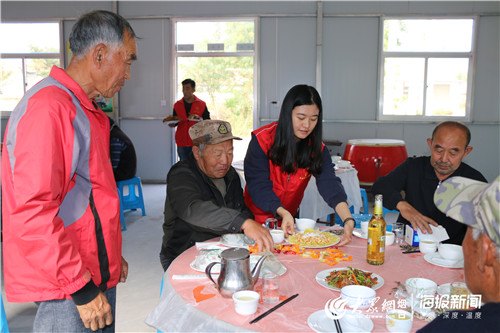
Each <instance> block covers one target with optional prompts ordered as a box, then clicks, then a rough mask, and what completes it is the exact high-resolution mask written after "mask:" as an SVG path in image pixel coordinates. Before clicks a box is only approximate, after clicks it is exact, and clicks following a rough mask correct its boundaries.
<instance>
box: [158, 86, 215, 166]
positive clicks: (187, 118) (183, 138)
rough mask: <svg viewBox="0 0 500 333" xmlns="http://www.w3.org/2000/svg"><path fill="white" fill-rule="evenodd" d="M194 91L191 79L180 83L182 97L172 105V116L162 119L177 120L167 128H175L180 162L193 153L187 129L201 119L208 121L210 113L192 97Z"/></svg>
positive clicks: (203, 104)
mask: <svg viewBox="0 0 500 333" xmlns="http://www.w3.org/2000/svg"><path fill="white" fill-rule="evenodd" d="M195 91H196V82H194V81H193V80H191V79H185V80H184V81H182V94H183V95H184V97H183V98H182V99H180V100H178V101H177V102H176V103H175V104H174V112H173V114H172V115H171V116H169V117H166V118H165V119H163V122H166V121H170V120H179V122H178V123H171V124H169V125H168V126H170V127H175V126H177V131H176V132H175V143H176V144H177V154H178V155H179V159H180V160H181V161H182V160H185V159H186V158H188V156H189V155H191V153H192V151H193V141H192V140H191V138H190V137H189V133H188V131H189V128H191V126H193V125H194V124H196V123H197V122H198V121H200V120H202V119H210V112H208V109H207V105H206V103H205V102H203V101H202V100H201V99H199V98H198V97H196V96H195V95H194V92H195Z"/></svg>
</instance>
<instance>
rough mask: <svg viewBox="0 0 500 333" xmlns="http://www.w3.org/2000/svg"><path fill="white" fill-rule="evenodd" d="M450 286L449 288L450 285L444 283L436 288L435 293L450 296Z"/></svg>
mask: <svg viewBox="0 0 500 333" xmlns="http://www.w3.org/2000/svg"><path fill="white" fill-rule="evenodd" d="M450 286H451V283H445V284H442V285H440V286H439V287H438V288H437V293H438V294H439V295H441V296H444V295H450Z"/></svg>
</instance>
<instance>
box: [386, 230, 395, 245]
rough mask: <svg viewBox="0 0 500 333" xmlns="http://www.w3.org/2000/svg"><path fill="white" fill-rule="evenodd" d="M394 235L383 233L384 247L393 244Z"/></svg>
mask: <svg viewBox="0 0 500 333" xmlns="http://www.w3.org/2000/svg"><path fill="white" fill-rule="evenodd" d="M394 239H395V236H394V233H393V232H392V231H386V232H385V246H389V245H392V244H394Z"/></svg>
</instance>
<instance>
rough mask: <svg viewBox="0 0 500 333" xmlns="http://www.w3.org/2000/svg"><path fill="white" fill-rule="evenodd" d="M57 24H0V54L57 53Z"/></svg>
mask: <svg viewBox="0 0 500 333" xmlns="http://www.w3.org/2000/svg"><path fill="white" fill-rule="evenodd" d="M59 47H60V45H59V23H0V53H59Z"/></svg>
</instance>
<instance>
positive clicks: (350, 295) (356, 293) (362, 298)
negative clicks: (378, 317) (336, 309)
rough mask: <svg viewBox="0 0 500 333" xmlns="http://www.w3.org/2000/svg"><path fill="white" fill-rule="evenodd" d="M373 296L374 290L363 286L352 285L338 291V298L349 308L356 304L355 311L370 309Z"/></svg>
mask: <svg viewBox="0 0 500 333" xmlns="http://www.w3.org/2000/svg"><path fill="white" fill-rule="evenodd" d="M375 295H376V293H375V290H373V289H372V288H369V287H365V286H356V285H352V286H345V287H343V288H342V289H340V296H342V299H343V300H345V301H346V305H347V306H348V307H350V308H354V307H355V306H356V304H358V307H357V309H367V308H368V307H370V305H371V303H372V301H373V299H374V298H375Z"/></svg>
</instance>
